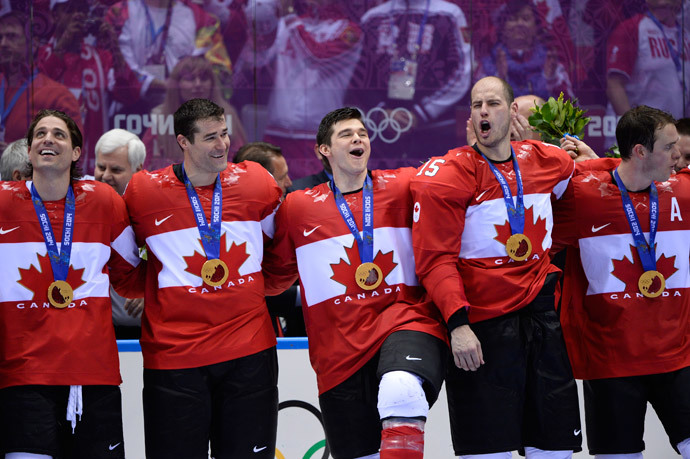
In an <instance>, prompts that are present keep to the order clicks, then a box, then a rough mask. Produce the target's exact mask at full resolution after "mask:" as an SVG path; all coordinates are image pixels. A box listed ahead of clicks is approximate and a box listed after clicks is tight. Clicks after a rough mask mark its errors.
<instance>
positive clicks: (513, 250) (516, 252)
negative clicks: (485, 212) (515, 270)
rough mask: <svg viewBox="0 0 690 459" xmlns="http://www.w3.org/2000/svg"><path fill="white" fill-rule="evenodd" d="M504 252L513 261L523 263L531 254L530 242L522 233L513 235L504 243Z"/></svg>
mask: <svg viewBox="0 0 690 459" xmlns="http://www.w3.org/2000/svg"><path fill="white" fill-rule="evenodd" d="M506 252H507V253H508V256H509V257H510V258H512V259H513V260H515V261H525V260H526V259H527V258H528V257H529V256H530V254H531V253H532V242H531V241H530V240H529V238H528V237H527V236H525V235H524V234H522V233H516V234H513V235H512V236H510V237H509V238H508V241H506Z"/></svg>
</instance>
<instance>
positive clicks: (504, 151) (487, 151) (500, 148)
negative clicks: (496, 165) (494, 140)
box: [477, 137, 511, 162]
mask: <svg viewBox="0 0 690 459" xmlns="http://www.w3.org/2000/svg"><path fill="white" fill-rule="evenodd" d="M477 148H479V151H481V152H482V153H483V154H484V156H486V157H487V158H489V159H490V160H491V161H497V162H500V161H507V160H509V159H510V156H511V149H510V137H506V139H504V140H502V141H501V142H500V143H499V144H497V145H495V146H493V147H489V146H487V145H482V144H480V143H477Z"/></svg>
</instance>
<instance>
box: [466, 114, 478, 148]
mask: <svg viewBox="0 0 690 459" xmlns="http://www.w3.org/2000/svg"><path fill="white" fill-rule="evenodd" d="M465 136H466V137H467V145H470V146H472V145H474V144H475V143H477V134H476V133H475V132H474V126H473V125H472V118H468V119H467V125H466V127H465Z"/></svg>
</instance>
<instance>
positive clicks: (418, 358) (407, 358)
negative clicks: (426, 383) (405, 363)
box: [405, 355, 422, 360]
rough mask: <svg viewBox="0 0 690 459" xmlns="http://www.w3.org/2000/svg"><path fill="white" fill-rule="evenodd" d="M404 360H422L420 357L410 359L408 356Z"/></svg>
mask: <svg viewBox="0 0 690 459" xmlns="http://www.w3.org/2000/svg"><path fill="white" fill-rule="evenodd" d="M405 360H422V359H421V358H420V357H410V356H409V355H408V356H407V357H405Z"/></svg>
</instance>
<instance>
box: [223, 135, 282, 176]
mask: <svg viewBox="0 0 690 459" xmlns="http://www.w3.org/2000/svg"><path fill="white" fill-rule="evenodd" d="M282 157H283V151H282V150H281V149H280V147H279V146H277V145H273V144H272V143H268V142H249V143H247V144H244V145H242V147H241V148H240V149H239V150H237V153H236V154H235V157H234V158H232V162H233V163H241V162H242V161H254V162H255V163H259V164H261V165H262V166H263V168H264V169H266V170H267V171H268V172H270V173H271V174H272V173H273V172H274V171H273V158H282Z"/></svg>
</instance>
